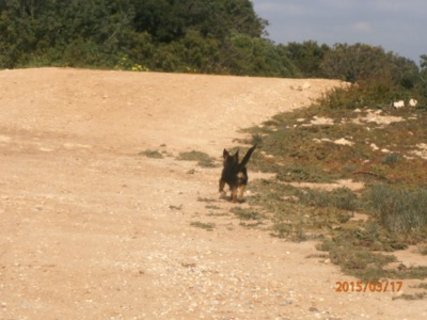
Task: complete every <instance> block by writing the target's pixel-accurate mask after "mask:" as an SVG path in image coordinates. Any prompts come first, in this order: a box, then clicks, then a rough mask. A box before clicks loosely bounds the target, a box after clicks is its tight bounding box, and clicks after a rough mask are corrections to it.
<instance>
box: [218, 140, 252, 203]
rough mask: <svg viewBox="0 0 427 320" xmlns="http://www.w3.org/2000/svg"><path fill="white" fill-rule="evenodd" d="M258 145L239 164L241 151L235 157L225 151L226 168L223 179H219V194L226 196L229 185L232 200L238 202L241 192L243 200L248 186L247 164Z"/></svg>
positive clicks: (223, 171)
mask: <svg viewBox="0 0 427 320" xmlns="http://www.w3.org/2000/svg"><path fill="white" fill-rule="evenodd" d="M255 148H256V145H254V146H253V147H252V148H250V149H249V150H248V152H247V153H246V155H245V156H244V157H243V160H242V162H240V163H239V150H237V151H236V153H235V154H234V155H230V153H229V152H228V151H227V150H225V149H224V152H223V157H224V168H223V169H222V173H221V179H219V192H221V194H222V195H225V191H224V186H225V184H228V186H229V187H230V190H231V200H232V201H233V202H236V201H237V193H238V192H239V197H240V199H243V193H244V192H245V187H246V185H247V184H248V171H247V169H246V164H247V163H248V161H249V159H250V157H251V155H252V153H253V152H254V150H255Z"/></svg>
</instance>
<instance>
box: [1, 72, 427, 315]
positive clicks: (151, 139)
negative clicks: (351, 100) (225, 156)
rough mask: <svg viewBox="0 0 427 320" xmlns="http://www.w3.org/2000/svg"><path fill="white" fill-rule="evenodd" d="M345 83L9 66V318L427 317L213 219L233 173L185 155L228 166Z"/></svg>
mask: <svg viewBox="0 0 427 320" xmlns="http://www.w3.org/2000/svg"><path fill="white" fill-rule="evenodd" d="M337 85H339V83H338V82H337V81H328V80H311V79H310V80H288V79H266V78H249V77H225V76H205V75H181V74H161V73H132V72H118V71H88V70H74V69H55V68H46V69H28V70H13V71H11V70H4V71H1V72H0V157H1V159H0V172H1V179H0V227H1V232H0V319H1V320H5V319H31V320H32V319H43V320H46V319H289V320H291V319H330V320H332V319H335V320H338V319H342V320H348V319H399V320H403V319H408V320H415V319H427V304H426V303H425V300H424V301H423V300H421V301H406V300H402V299H397V300H393V297H395V296H396V295H397V294H396V293H391V292H386V293H368V292H366V293H337V292H336V291H335V288H336V282H337V281H353V280H354V279H353V278H351V277H348V276H344V275H343V274H342V273H340V271H339V269H338V268H337V267H336V266H334V265H332V264H330V263H328V259H325V258H308V257H309V256H310V255H311V256H313V255H316V254H319V252H317V251H316V249H315V248H314V245H315V244H314V243H312V242H303V243H291V242H286V241H282V240H280V239H277V238H273V237H271V236H270V235H269V233H268V232H266V231H263V230H256V229H248V228H244V227H242V226H240V225H239V221H238V220H237V219H235V218H233V216H232V215H222V216H221V215H219V214H217V215H216V216H215V215H213V212H216V213H224V214H226V213H229V209H230V208H232V207H233V206H234V205H233V204H231V203H229V202H227V201H226V200H220V199H218V191H217V182H218V178H219V174H220V169H219V168H213V169H205V168H201V167H199V166H197V165H196V163H195V162H189V161H179V160H176V156H177V155H178V153H179V152H183V151H191V150H198V151H203V152H206V153H208V154H209V155H211V156H213V157H215V158H216V159H218V163H219V162H220V160H221V159H220V157H221V154H222V149H223V148H224V147H230V146H233V145H235V142H233V139H235V138H239V137H242V136H243V134H242V133H240V132H239V129H240V128H244V127H248V126H250V125H252V124H259V123H261V122H262V121H264V120H266V119H268V118H269V117H271V116H272V115H274V114H276V113H277V112H280V111H285V110H291V109H293V108H299V107H302V106H305V105H308V104H309V103H310V101H311V100H312V99H314V98H316V97H318V96H319V95H320V94H321V93H323V92H325V90H328V89H330V88H332V87H334V86H337ZM146 149H152V150H159V151H164V152H165V153H167V154H169V156H167V157H165V158H163V159H153V158H148V157H145V156H141V155H139V154H138V153H139V152H141V151H143V150H146ZM189 172H191V173H193V174H189ZM206 199H208V200H211V201H213V202H212V203H210V202H206V201H200V200H206ZM209 205H214V206H215V207H217V208H216V211H215V210H213V209H209V208H207V206H208V207H209ZM218 208H219V209H218ZM191 222H204V223H208V222H209V223H214V224H215V227H214V228H213V230H212V231H207V230H204V229H202V228H196V227H194V226H191V225H190V224H191ZM410 285H411V282H410V281H404V284H403V292H406V291H407V290H409V287H410Z"/></svg>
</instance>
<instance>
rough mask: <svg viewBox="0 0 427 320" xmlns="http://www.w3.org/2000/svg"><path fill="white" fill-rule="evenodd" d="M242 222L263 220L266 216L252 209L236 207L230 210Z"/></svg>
mask: <svg viewBox="0 0 427 320" xmlns="http://www.w3.org/2000/svg"><path fill="white" fill-rule="evenodd" d="M230 211H231V212H232V213H234V215H235V216H236V217H238V218H239V219H240V220H258V221H260V220H263V219H264V218H265V216H264V215H263V214H261V213H259V212H258V211H256V210H254V209H252V208H241V207H234V208H232V209H231V210H230Z"/></svg>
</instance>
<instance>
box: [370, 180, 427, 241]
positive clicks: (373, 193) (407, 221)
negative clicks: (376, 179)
mask: <svg viewBox="0 0 427 320" xmlns="http://www.w3.org/2000/svg"><path fill="white" fill-rule="evenodd" d="M366 199H367V202H368V205H369V208H370V209H371V210H372V212H373V213H374V214H375V215H376V216H377V218H378V220H379V221H380V223H381V224H382V225H384V226H385V227H386V228H387V229H388V230H390V231H392V232H395V233H402V232H403V233H406V234H408V233H418V232H421V231H423V230H426V229H427V189H424V188H412V189H410V188H403V187H396V186H390V185H386V184H379V185H373V186H371V187H370V188H369V190H368V191H367V192H366Z"/></svg>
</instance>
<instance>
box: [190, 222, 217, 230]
mask: <svg viewBox="0 0 427 320" xmlns="http://www.w3.org/2000/svg"><path fill="white" fill-rule="evenodd" d="M190 226H192V227H196V228H201V229H205V230H206V231H212V230H213V228H215V223H205V222H200V221H193V222H191V223H190Z"/></svg>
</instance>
